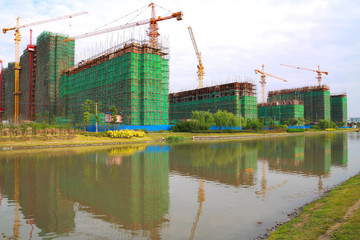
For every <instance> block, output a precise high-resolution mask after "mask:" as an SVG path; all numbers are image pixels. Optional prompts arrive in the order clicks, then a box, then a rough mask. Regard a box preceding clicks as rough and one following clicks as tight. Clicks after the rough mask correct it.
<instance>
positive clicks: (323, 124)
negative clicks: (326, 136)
mask: <svg viewBox="0 0 360 240" xmlns="http://www.w3.org/2000/svg"><path fill="white" fill-rule="evenodd" d="M319 127H320V129H322V130H325V129H327V128H336V124H335V123H333V122H332V121H329V120H320V121H319Z"/></svg>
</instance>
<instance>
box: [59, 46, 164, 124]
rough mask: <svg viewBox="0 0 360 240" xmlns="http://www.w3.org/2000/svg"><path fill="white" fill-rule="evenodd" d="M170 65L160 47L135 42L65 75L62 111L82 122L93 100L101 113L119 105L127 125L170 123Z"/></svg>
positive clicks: (61, 95)
mask: <svg viewBox="0 0 360 240" xmlns="http://www.w3.org/2000/svg"><path fill="white" fill-rule="evenodd" d="M168 64H169V63H168V60H167V59H165V57H164V54H163V53H162V52H160V51H158V49H151V48H150V47H148V46H147V45H135V44H130V45H128V46H125V47H123V48H121V49H118V50H117V51H116V52H114V53H111V54H109V55H104V56H101V57H99V58H98V59H93V60H91V61H88V62H86V63H85V64H84V65H83V66H79V67H78V69H74V70H72V71H69V72H67V73H65V74H64V75H63V76H62V78H61V80H60V86H59V103H60V108H59V114H60V115H62V114H64V115H66V116H74V118H75V120H76V121H77V122H81V121H82V115H83V111H84V110H83V103H84V102H85V101H86V100H87V99H90V100H93V101H94V102H97V103H99V106H100V107H99V111H100V112H106V111H110V108H111V106H115V107H116V108H117V110H118V113H119V114H121V115H122V117H123V123H124V124H126V125H167V124H168V108H169V104H168V89H169V73H168V72H169V67H168Z"/></svg>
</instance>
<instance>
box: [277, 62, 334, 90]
mask: <svg viewBox="0 0 360 240" xmlns="http://www.w3.org/2000/svg"><path fill="white" fill-rule="evenodd" d="M280 65H281V66H285V67H292V68H296V69H301V70H306V71H311V72H316V73H317V76H316V79H317V80H318V84H319V86H320V85H321V78H322V76H321V74H325V75H328V74H329V73H328V72H325V71H321V69H320V65H318V69H310V68H304V67H298V66H293V65H287V64H280Z"/></svg>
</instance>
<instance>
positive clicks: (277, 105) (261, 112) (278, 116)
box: [258, 100, 304, 124]
mask: <svg viewBox="0 0 360 240" xmlns="http://www.w3.org/2000/svg"><path fill="white" fill-rule="evenodd" d="M258 117H259V118H264V119H265V120H267V119H268V118H271V119H272V120H273V121H274V124H281V123H284V122H286V121H289V120H291V119H299V118H304V104H303V103H302V102H301V101H299V100H288V101H276V102H269V103H260V104H258Z"/></svg>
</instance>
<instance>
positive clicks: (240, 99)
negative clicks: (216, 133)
mask: <svg viewBox="0 0 360 240" xmlns="http://www.w3.org/2000/svg"><path fill="white" fill-rule="evenodd" d="M169 104H170V111H169V116H170V123H171V124H175V123H177V122H178V121H180V120H184V119H189V118H191V114H192V112H193V111H210V112H212V113H215V112H216V111H217V110H226V111H228V112H231V113H233V114H234V115H235V116H237V117H243V118H250V119H256V118H257V98H256V85H254V84H252V83H249V82H233V83H227V84H222V85H216V86H211V87H205V88H199V89H194V90H189V91H183V92H177V93H171V94H169Z"/></svg>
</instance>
